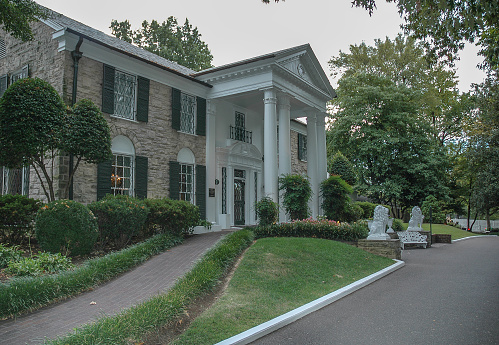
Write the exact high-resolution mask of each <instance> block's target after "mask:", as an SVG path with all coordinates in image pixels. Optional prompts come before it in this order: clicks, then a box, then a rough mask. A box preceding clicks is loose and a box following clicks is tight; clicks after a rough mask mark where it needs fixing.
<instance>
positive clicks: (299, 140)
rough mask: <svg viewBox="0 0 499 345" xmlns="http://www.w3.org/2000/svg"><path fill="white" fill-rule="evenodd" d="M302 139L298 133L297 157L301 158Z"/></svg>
mask: <svg viewBox="0 0 499 345" xmlns="http://www.w3.org/2000/svg"><path fill="white" fill-rule="evenodd" d="M302 140H303V138H302V136H301V134H300V133H298V159H299V160H303V151H302V149H301V148H302V145H301V141H302Z"/></svg>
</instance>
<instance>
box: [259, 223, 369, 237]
mask: <svg viewBox="0 0 499 345" xmlns="http://www.w3.org/2000/svg"><path fill="white" fill-rule="evenodd" d="M253 231H254V233H255V238H263V237H313V238H323V239H328V240H341V241H355V240H358V239H361V238H366V237H367V234H368V232H369V231H368V229H367V223H366V222H363V221H360V222H355V223H351V224H349V223H340V222H335V221H333V220H327V219H321V220H313V219H311V218H308V219H304V220H298V221H294V222H291V223H281V224H272V225H269V226H258V227H256V228H255V229H254V230H253Z"/></svg>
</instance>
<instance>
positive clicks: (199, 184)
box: [196, 165, 206, 219]
mask: <svg viewBox="0 0 499 345" xmlns="http://www.w3.org/2000/svg"><path fill="white" fill-rule="evenodd" d="M196 205H197V206H198V207H199V215H200V217H201V219H206V166H204V165H196Z"/></svg>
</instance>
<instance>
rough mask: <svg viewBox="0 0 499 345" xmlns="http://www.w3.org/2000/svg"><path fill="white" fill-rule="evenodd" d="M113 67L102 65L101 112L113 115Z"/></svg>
mask: <svg viewBox="0 0 499 345" xmlns="http://www.w3.org/2000/svg"><path fill="white" fill-rule="evenodd" d="M114 71H115V69H114V67H112V66H108V65H104V76H103V78H102V111H103V112H104V113H108V114H114Z"/></svg>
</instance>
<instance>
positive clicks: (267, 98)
mask: <svg viewBox="0 0 499 345" xmlns="http://www.w3.org/2000/svg"><path fill="white" fill-rule="evenodd" d="M263 103H264V104H277V97H276V92H275V90H274V89H272V88H270V89H265V90H263Z"/></svg>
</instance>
